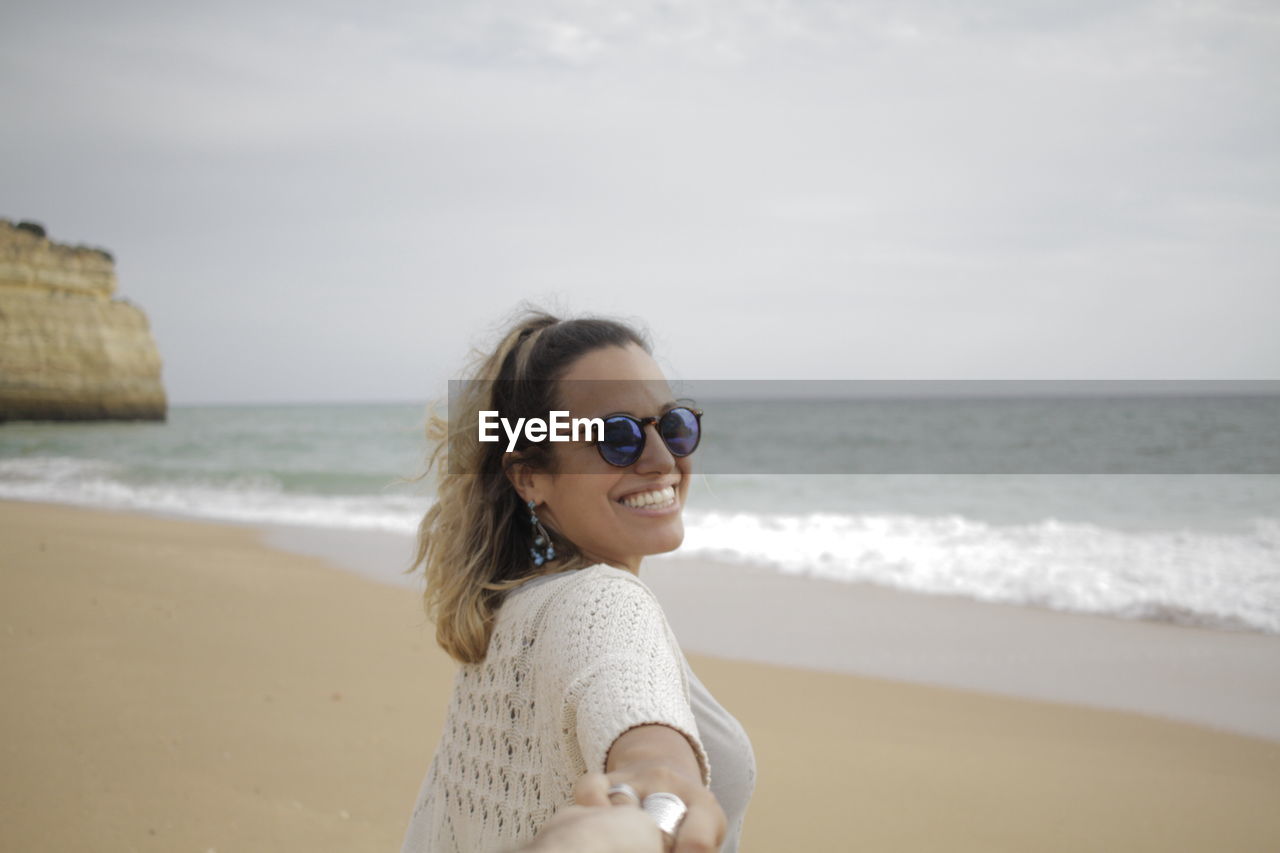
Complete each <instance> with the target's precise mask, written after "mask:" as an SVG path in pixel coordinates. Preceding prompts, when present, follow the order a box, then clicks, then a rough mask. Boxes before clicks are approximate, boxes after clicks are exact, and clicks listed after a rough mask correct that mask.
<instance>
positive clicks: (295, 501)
mask: <svg viewBox="0 0 1280 853" xmlns="http://www.w3.org/2000/svg"><path fill="white" fill-rule="evenodd" d="M121 473H122V468H121V466H118V465H113V464H112V463H109V462H101V461H99V460H83V459H69V458H57V457H53V458H42V459H21V458H19V459H0V498H8V499H11V500H27V501H48V502H51V503H66V504H73V505H78V506H94V507H103V508H115V509H130V510H142V511H145V512H159V513H173V514H176V515H190V516H195V517H198V518H209V519H217V520H221V521H236V522H252V523H269V524H299V525H306V526H310V527H328V528H339V529H351V530H389V531H392V532H397V533H412V532H413V531H414V530H415V529H416V528H417V524H418V521H419V519H420V518H421V516H422V512H423V510H424V509H425V506H426V504H427V502H428V501H429V499H427V498H422V497H415V496H412V495H405V494H382V495H311V494H299V493H290V492H285V491H284V490H283V489H282V488H281V487H280V484H279V482H278V481H276V480H275V479H274V478H272V477H270V476H267V475H262V474H256V475H250V476H242V477H237V478H234V479H230V480H225V481H220V482H218V481H212V480H201V479H198V478H186V479H183V480H170V481H163V482H154V483H129V482H126V481H125V480H123V479H121V478H120V476H119V475H120V474H121Z"/></svg>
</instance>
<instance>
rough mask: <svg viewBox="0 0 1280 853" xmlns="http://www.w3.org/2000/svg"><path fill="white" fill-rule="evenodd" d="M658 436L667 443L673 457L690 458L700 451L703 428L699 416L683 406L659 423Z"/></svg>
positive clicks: (673, 410) (664, 416)
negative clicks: (699, 443) (689, 456)
mask: <svg viewBox="0 0 1280 853" xmlns="http://www.w3.org/2000/svg"><path fill="white" fill-rule="evenodd" d="M658 434H659V435H661V436H662V440H663V441H665V442H666V443H667V449H668V450H670V451H671V455H672V456H688V455H689V454H690V453H692V452H693V451H695V450H697V449H698V441H699V440H700V439H701V438H702V428H701V426H700V425H699V423H698V416H697V415H696V414H694V413H693V411H692V410H691V409H686V408H684V407H683V406H681V407H680V408H676V409H672V410H671V411H669V412H667V413H666V414H665V415H663V416H662V419H661V420H660V421H658Z"/></svg>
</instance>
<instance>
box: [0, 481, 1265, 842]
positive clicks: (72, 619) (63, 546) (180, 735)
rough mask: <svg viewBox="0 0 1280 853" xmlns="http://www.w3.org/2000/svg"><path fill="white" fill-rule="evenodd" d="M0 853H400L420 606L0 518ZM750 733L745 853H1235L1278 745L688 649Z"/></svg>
mask: <svg viewBox="0 0 1280 853" xmlns="http://www.w3.org/2000/svg"><path fill="white" fill-rule="evenodd" d="M0 571H2V572H3V580H4V584H5V589H6V591H7V594H6V596H5V597H4V599H3V600H0V646H2V647H3V650H4V654H3V655H0V676H2V677H3V678H4V682H5V684H6V685H7V686H8V687H9V692H8V694H7V696H6V702H5V703H4V705H3V706H2V709H0V730H2V731H3V732H4V738H3V757H4V761H5V766H6V768H7V769H8V770H9V772H8V773H6V774H4V776H3V777H0V778H3V780H4V781H3V783H0V785H3V787H2V788H0V797H3V802H5V803H6V811H9V810H10V809H11V813H9V814H6V815H5V819H4V820H0V848H3V849H104V850H105V849H112V850H130V849H133V850H147V851H151V850H155V851H161V850H164V851H171V850H180V849H194V850H210V849H213V850H223V851H226V850H272V851H290V850H298V851H302V850H307V851H335V853H336V851H362V850H369V851H374V850H387V849H398V845H399V843H400V840H401V838H402V836H403V831H404V829H405V827H406V826H407V823H408V817H409V813H410V811H411V807H412V801H413V797H414V794H415V793H416V791H417V788H418V784H419V783H420V781H421V778H422V774H423V773H424V772H425V770H426V767H427V763H428V762H429V760H430V756H431V753H432V751H433V749H434V746H435V742H436V740H437V738H438V736H439V732H440V726H441V725H442V721H443V712H444V707H445V704H446V703H447V699H448V691H449V689H450V686H451V683H452V672H453V669H454V667H453V664H452V662H451V661H449V660H448V659H447V658H446V657H445V656H444V655H443V653H441V652H440V651H439V649H438V648H437V647H436V646H435V644H434V642H433V638H432V635H431V630H430V626H429V625H427V624H425V620H424V618H423V616H422V613H421V609H420V600H419V597H418V596H417V595H416V594H415V593H414V592H413V591H412V590H408V589H396V588H394V587H391V586H388V585H382V584H378V583H373V582H370V581H369V580H368V579H366V578H361V577H359V576H358V575H356V574H354V573H352V572H349V571H345V570H341V569H338V568H335V567H333V566H331V565H327V564H326V563H325V562H324V561H322V560H318V559H315V558H312V557H305V556H301V555H297V554H291V553H288V552H283V551H279V550H274V549H271V548H268V547H265V546H264V545H263V543H262V534H261V533H260V532H259V531H255V530H253V529H250V528H246V527H243V526H238V525H223V524H206V523H203V522H197V521H186V520H172V519H158V518H154V517H149V516H143V515H140V514H132V513H113V512H108V511H101V510H90V509H82V508H77V507H64V506H57V505H38V504H25V503H20V502H0ZM689 658H690V663H691V665H692V666H693V667H694V668H695V670H696V671H697V672H698V674H699V678H700V679H701V680H702V681H703V682H704V683H705V684H706V685H707V686H708V688H709V689H711V691H712V692H713V693H714V694H715V695H716V697H717V698H718V699H719V700H720V701H721V702H722V703H723V704H724V705H725V706H726V707H727V708H729V709H730V711H731V712H732V713H734V714H735V716H737V717H738V718H739V720H740V721H741V722H742V723H743V725H744V727H745V728H746V729H747V731H748V733H749V734H750V736H751V739H752V742H753V744H754V748H755V751H756V757H757V764H758V767H759V774H760V775H759V781H758V785H757V788H756V792H755V796H754V797H753V799H752V803H751V807H750V808H749V809H748V812H747V818H746V824H745V829H744V843H743V847H742V850H743V853H766V851H774V850H784V849H812V850H834V849H846V848H847V847H848V846H850V845H855V846H865V847H868V848H869V849H893V850H900V851H907V853H911V851H921V853H923V851H928V850H936V849H939V848H940V847H941V848H945V849H947V850H950V851H974V853H978V851H984V853H989V851H996V850H1009V851H1023V850H1027V849H1035V850H1045V851H1063V853H1066V851H1077V850H1081V849H1123V850H1126V851H1146V850H1150V851H1157V850H1158V851H1171V850H1172V851H1179V850H1186V851H1193V850H1196V851H1199V850H1205V849H1213V850H1223V851H1232V850H1240V851H1246V850H1256V849H1267V848H1269V847H1271V846H1274V843H1275V842H1276V840H1277V839H1280V815H1277V814H1275V810H1274V809H1273V808H1271V805H1272V804H1273V803H1274V802H1275V800H1276V799H1277V797H1280V744H1276V743H1274V742H1271V741H1267V740H1261V739H1257V738H1249V737H1244V736H1239V735H1233V734H1227V733H1222V732H1217V731H1213V730H1210V729H1206V728H1203V727H1199V726H1194V725H1186V724H1181V723H1174V722H1167V721H1163V720H1158V719H1155V718H1151V717H1147V716H1142V715H1138V714H1129V713H1119V712H1110V711H1096V710H1088V709H1081V708H1076V707H1071V706H1067V705H1061V704H1051V703H1046V702H1036V701H1028V700H1020V699H1011V698H1006V697H1001V696H993V695H987V694H980V693H975V692H972V691H963V690H954V689H950V688H945V687H927V686H921V685H913V684H906V683H900V682H894V681H888V680H884V679H877V678H866V677H854V676H849V675H841V674H835V673H822V672H812V671H808V670H801V669H793V668H784V667H779V666H773V665H767V664H756V663H746V662H741V661H733V660H724V659H720V658H713V657H707V656H705V655H699V654H692V653H691V654H689Z"/></svg>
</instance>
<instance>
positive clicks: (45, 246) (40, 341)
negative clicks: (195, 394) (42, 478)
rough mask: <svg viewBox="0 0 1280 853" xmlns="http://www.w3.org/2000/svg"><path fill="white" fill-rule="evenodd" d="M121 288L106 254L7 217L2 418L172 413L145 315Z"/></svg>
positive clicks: (0, 257)
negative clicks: (119, 295)
mask: <svg viewBox="0 0 1280 853" xmlns="http://www.w3.org/2000/svg"><path fill="white" fill-rule="evenodd" d="M115 290H116V272H115V261H114V260H113V259H112V257H111V255H110V254H108V253H107V252H105V251H103V250H101V249H91V248H87V247H84V246H66V245H62V244H60V243H55V242H53V241H51V240H48V239H46V237H45V233H44V228H42V227H41V226H39V225H37V224H35V223H30V222H22V223H18V224H16V225H15V224H14V223H12V222H9V221H8V220H4V219H0V421H5V420H60V421H61V420H107V419H112V420H164V419H165V415H166V412H167V403H166V399H165V393H164V386H163V385H161V383H160V353H159V352H158V351H157V350H156V344H155V340H154V339H153V338H152V337H151V329H150V327H149V326H148V324H147V318H146V315H145V314H143V313H142V310H141V309H139V308H138V307H137V306H135V305H133V304H131V303H129V302H128V301H126V300H121V299H113V298H112V295H113V294H114V293H115Z"/></svg>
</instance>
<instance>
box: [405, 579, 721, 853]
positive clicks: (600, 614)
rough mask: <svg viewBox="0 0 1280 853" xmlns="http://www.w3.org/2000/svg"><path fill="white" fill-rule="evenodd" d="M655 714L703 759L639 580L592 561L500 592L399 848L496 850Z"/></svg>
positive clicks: (668, 640) (675, 666) (678, 663)
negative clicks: (485, 639)
mask: <svg viewBox="0 0 1280 853" xmlns="http://www.w3.org/2000/svg"><path fill="white" fill-rule="evenodd" d="M646 723H662V724H665V725H668V726H671V727H672V728H675V729H677V730H679V731H680V732H682V733H683V734H684V735H685V736H686V737H687V738H688V739H689V742H690V744H691V745H692V746H693V749H694V752H695V754H696V755H697V757H698V762H699V764H700V765H701V769H702V776H703V780H702V781H703V783H704V784H710V778H711V771H710V764H709V761H708V759H707V754H706V751H705V750H704V748H703V744H702V741H701V740H700V739H699V736H698V730H697V726H696V723H695V722H694V716H693V711H692V709H691V707H690V686H689V682H688V680H687V678H686V674H685V668H684V657H683V655H682V654H681V652H680V647H679V645H678V644H677V642H676V639H675V636H674V634H672V632H671V629H670V627H669V626H668V625H667V621H666V618H665V616H664V615H663V613H662V608H661V607H660V606H659V604H658V601H657V599H656V598H655V597H654V595H653V593H652V592H651V591H650V590H649V588H648V587H647V586H645V585H644V583H643V582H641V581H640V579H639V578H637V577H636V576H634V575H632V574H631V573H629V572H626V571H623V570H621V569H615V568H612V567H610V566H605V565H596V566H591V567H589V568H586V569H582V570H580V571H574V572H565V573H563V574H562V575H555V576H552V577H550V578H546V579H541V580H539V581H537V582H534V583H533V584H532V585H530V586H528V587H527V588H520V589H518V590H516V591H514V592H513V593H510V594H508V596H507V600H506V601H505V602H504V603H503V605H502V607H501V608H500V609H499V610H498V613H497V619H496V622H495V625H494V629H493V634H492V637H491V639H490V641H489V650H488V653H487V654H486V656H485V659H484V661H483V662H481V663H479V664H463V665H462V666H460V667H459V669H458V673H457V676H456V677H455V679H454V687H453V696H452V699H451V700H450V703H449V709H448V712H447V715H446V718H445V724H444V732H443V734H442V735H441V738H440V742H439V745H438V746H437V748H436V753H435V757H434V758H433V759H432V762H431V765H430V767H429V768H428V770H427V774H426V777H425V778H424V779H423V781H422V786H421V788H420V790H419V792H418V797H417V800H416V806H415V808H414V811H413V817H412V819H411V820H410V823H409V829H408V832H407V833H406V835H405V839H404V846H403V848H402V853H427V851H429V853H454V851H458V853H498V852H499V851H506V850H509V849H511V848H512V847H514V846H516V845H518V844H519V843H521V842H526V841H528V840H529V839H531V838H533V836H534V835H535V834H536V833H537V831H538V829H539V827H541V826H542V823H543V822H544V821H545V820H546V819H547V818H549V817H550V816H551V815H552V814H553V813H554V812H555V810H556V809H557V808H559V807H560V806H561V805H563V804H564V803H566V802H568V801H569V800H571V799H572V796H573V785H574V782H576V781H577V779H578V777H579V776H581V775H582V774H583V773H585V772H587V770H589V769H590V770H596V771H599V772H604V767H605V759H606V757H607V755H608V751H609V747H610V746H612V744H613V741H614V740H615V739H616V738H617V737H618V736H619V735H621V734H622V733H623V732H625V731H627V730H628V729H631V728H634V727H635V726H639V725H643V724H646Z"/></svg>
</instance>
